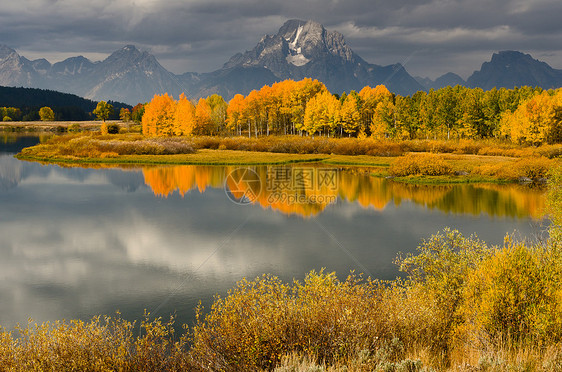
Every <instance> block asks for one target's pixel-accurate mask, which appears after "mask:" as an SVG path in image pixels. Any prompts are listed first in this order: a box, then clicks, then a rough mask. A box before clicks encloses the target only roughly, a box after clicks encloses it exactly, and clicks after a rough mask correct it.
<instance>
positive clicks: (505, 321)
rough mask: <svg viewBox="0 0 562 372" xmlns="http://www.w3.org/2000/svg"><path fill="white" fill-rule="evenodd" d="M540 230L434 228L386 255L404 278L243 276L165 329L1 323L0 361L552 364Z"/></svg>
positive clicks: (550, 255) (550, 294) (15, 364)
mask: <svg viewBox="0 0 562 372" xmlns="http://www.w3.org/2000/svg"><path fill="white" fill-rule="evenodd" d="M556 177H557V178H558V180H559V181H560V176H559V175H558V176H556ZM554 192H555V193H558V194H559V193H560V191H559V190H556V191H554ZM551 193H552V191H551ZM558 196H559V195H558ZM558 203H560V202H559V201H558ZM558 207H559V206H558ZM555 222H556V221H555ZM557 222H559V221H557ZM557 222H556V223H557ZM556 226H559V225H556ZM551 229H552V230H551V235H550V238H549V239H548V240H547V241H543V242H542V243H532V242H515V241H513V240H512V239H511V238H510V237H509V236H508V237H506V239H505V243H504V245H503V246H502V247H495V246H494V247H492V246H488V245H487V244H486V243H484V242H482V241H481V240H479V239H478V238H477V237H473V236H471V237H465V236H463V235H461V234H460V233H459V232H458V231H454V230H449V229H445V230H444V231H442V232H440V233H438V234H435V235H433V236H432V237H430V238H429V239H427V240H425V241H423V242H422V243H421V245H420V246H419V247H418V250H417V253H413V254H409V255H406V256H400V255H399V256H398V258H397V259H396V264H397V265H399V267H400V270H401V271H403V272H404V273H405V277H404V278H403V279H400V278H397V279H395V280H391V281H380V280H376V279H372V278H363V277H362V276H361V275H356V274H354V273H351V274H350V275H349V276H348V277H347V278H346V279H344V280H340V279H338V278H337V277H336V275H335V273H327V272H324V271H320V272H314V271H312V272H310V273H308V275H307V276H306V278H305V279H304V281H296V280H295V281H293V282H292V283H284V282H282V281H281V280H279V279H278V278H276V277H274V276H270V275H263V276H261V277H258V278H256V279H254V280H246V279H243V280H241V281H240V282H238V283H237V285H236V286H235V287H234V288H233V289H231V290H230V291H229V292H228V293H227V295H226V296H225V297H219V296H215V300H214V303H213V304H212V306H211V307H210V308H209V309H203V308H201V307H199V308H197V309H196V321H195V323H194V324H193V325H190V326H187V325H183V331H181V332H178V334H176V328H175V325H174V318H173V317H171V318H169V320H166V319H162V318H161V317H154V316H151V314H147V313H145V318H144V319H143V320H141V322H140V324H139V323H136V322H130V321H127V320H124V319H122V318H121V316H120V314H117V315H116V316H114V317H110V316H104V317H101V316H96V317H94V318H93V319H91V320H90V321H80V320H72V321H70V322H66V321H56V322H46V323H43V324H40V325H36V324H33V323H32V322H30V323H29V324H28V325H27V327H25V326H24V327H17V328H16V330H15V331H11V332H10V331H8V330H6V329H1V328H0V364H1V365H2V368H3V369H5V370H13V371H29V370H57V371H71V370H89V371H107V370H119V371H137V370H143V371H209V370H212V371H277V372H286V371H414V372H418V371H419V372H422V371H559V370H560V368H561V367H562V351H561V350H562V349H561V348H560V345H561V342H562V311H561V310H562V298H561V296H560V284H561V282H562V253H561V252H562V251H561V250H560V248H561V240H560V234H559V230H558V228H557V227H554V226H552V227H551ZM444 268H445V269H444ZM137 330H138V331H137Z"/></svg>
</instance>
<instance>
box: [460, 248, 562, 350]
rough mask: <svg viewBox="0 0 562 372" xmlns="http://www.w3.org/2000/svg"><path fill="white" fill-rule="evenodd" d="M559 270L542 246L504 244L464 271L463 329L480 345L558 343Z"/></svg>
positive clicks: (561, 332) (561, 316)
mask: <svg viewBox="0 0 562 372" xmlns="http://www.w3.org/2000/svg"><path fill="white" fill-rule="evenodd" d="M561 274H562V270H560V261H559V257H558V255H557V254H555V255H553V252H552V251H551V250H549V249H545V247H543V246H537V247H529V246H525V245H523V244H513V243H511V242H508V244H507V245H506V246H505V247H504V248H502V249H501V250H499V251H497V252H495V253H494V255H493V256H491V257H489V258H487V259H486V260H484V261H482V262H481V263H480V265H479V266H478V267H477V268H476V270H474V271H472V272H470V273H469V275H468V277H467V285H466V288H465V292H464V298H465V302H464V304H463V313H464V315H465V317H466V323H465V332H466V333H467V336H468V337H469V339H470V340H471V341H472V342H480V343H483V344H484V345H486V344H489V343H492V344H495V345H498V344H500V343H502V344H504V345H521V344H526V345H537V344H538V345H544V344H545V343H556V342H560V341H562V298H561V297H560V294H561V292H560V288H559V285H560V280H561V279H562V277H561Z"/></svg>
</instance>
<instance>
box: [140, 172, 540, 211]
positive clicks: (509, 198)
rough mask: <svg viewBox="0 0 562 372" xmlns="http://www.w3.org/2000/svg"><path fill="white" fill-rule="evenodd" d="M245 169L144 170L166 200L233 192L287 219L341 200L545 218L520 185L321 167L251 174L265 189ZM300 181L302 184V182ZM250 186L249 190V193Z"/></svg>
mask: <svg viewBox="0 0 562 372" xmlns="http://www.w3.org/2000/svg"><path fill="white" fill-rule="evenodd" d="M240 169H241V168H240V167H211V166H190V165H186V166H173V167H150V168H144V169H143V175H144V179H145V183H146V184H147V185H148V186H149V187H150V188H151V189H152V191H153V192H154V194H155V195H157V196H161V197H167V196H168V195H170V194H172V193H173V192H174V191H175V190H178V192H179V193H180V194H181V195H182V196H183V195H185V194H186V193H187V192H189V191H190V190H194V189H195V188H197V189H198V190H199V192H201V193H203V192H204V191H205V190H206V188H207V187H213V188H220V187H223V186H224V187H228V188H229V190H230V191H231V193H232V194H233V195H234V196H235V197H242V196H243V195H254V198H253V200H252V202H253V203H254V204H259V205H261V206H262V207H263V208H271V209H273V210H277V211H280V212H282V213H283V214H287V215H290V214H296V215H300V216H303V217H310V216H314V215H318V214H319V213H321V212H322V211H324V210H325V209H326V208H327V207H328V205H330V204H332V203H333V202H334V199H335V198H336V197H337V198H339V199H340V200H347V201H349V202H357V203H359V204H360V205H361V206H362V207H363V208H373V209H376V210H382V209H384V208H385V207H386V206H387V205H388V204H389V203H393V204H395V205H399V204H400V203H402V202H403V201H410V202H414V203H415V204H418V205H423V206H424V207H426V208H430V209H437V210H440V211H443V212H446V213H454V214H470V215H480V214H482V213H485V214H488V215H490V216H498V217H517V218H523V217H527V216H532V217H533V218H540V217H541V215H542V213H543V210H544V203H545V200H544V193H543V192H542V191H541V190H535V189H529V188H527V187H524V186H519V185H444V186H427V185H410V184H403V183H397V182H391V181H387V180H385V179H382V178H376V177H370V176H368V175H365V174H363V173H360V172H352V171H346V170H342V171H340V170H336V169H335V168H319V167H303V166H293V167H279V166H268V167H265V166H260V167H252V168H251V169H252V170H253V171H254V172H255V173H256V174H257V175H258V176H259V179H260V180H261V190H250V188H251V187H254V186H251V185H252V184H251V183H250V182H244V180H243V179H241V178H240V177H227V176H228V175H229V174H232V172H234V174H236V172H241V171H243V169H242V170H240ZM324 171H331V172H337V176H336V182H337V184H336V185H335V186H336V187H334V185H332V184H324V185H319V184H318V180H319V179H322V177H323V176H322V172H324ZM297 181H298V182H297ZM245 187H246V189H245Z"/></svg>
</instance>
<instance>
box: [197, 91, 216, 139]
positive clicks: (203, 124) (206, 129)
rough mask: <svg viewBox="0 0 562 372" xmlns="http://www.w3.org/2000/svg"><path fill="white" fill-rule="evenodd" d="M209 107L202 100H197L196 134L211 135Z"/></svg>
mask: <svg viewBox="0 0 562 372" xmlns="http://www.w3.org/2000/svg"><path fill="white" fill-rule="evenodd" d="M211 123H212V122H211V107H210V106H209V104H208V103H207V101H206V100H205V99H203V98H199V101H198V102H197V106H195V132H196V134H206V135H209V134H212V133H211V130H210V129H211Z"/></svg>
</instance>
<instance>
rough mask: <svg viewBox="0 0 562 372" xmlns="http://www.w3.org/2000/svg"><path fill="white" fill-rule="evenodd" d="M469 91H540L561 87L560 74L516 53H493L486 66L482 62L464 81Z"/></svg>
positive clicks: (560, 72)
mask: <svg viewBox="0 0 562 372" xmlns="http://www.w3.org/2000/svg"><path fill="white" fill-rule="evenodd" d="M466 83H467V85H468V86H469V87H480V88H482V89H484V90H488V89H492V88H494V87H496V88H500V87H504V88H513V87H515V86H523V85H528V86H532V87H535V86H539V87H541V88H544V89H550V88H559V87H562V70H556V69H554V68H552V67H550V66H549V65H548V64H547V63H545V62H541V61H539V60H537V59H534V58H533V57H531V55H530V54H524V53H521V52H518V51H513V50H507V51H501V52H498V53H494V54H493V55H492V59H491V60H490V62H484V63H483V64H482V67H481V68H480V70H479V71H475V72H474V73H473V74H472V75H471V76H470V77H469V78H468V79H467V81H466Z"/></svg>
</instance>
